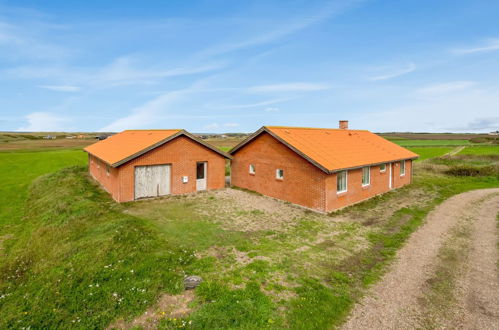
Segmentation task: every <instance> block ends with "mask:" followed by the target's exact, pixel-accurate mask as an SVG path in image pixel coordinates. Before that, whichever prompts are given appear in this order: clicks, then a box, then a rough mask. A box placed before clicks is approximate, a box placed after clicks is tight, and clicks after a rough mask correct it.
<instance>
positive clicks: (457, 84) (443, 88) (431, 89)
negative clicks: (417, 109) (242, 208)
mask: <svg viewBox="0 0 499 330" xmlns="http://www.w3.org/2000/svg"><path fill="white" fill-rule="evenodd" d="M475 85H476V83H475V82H474V81H452V82H447V83H441V84H433V85H430V86H426V87H423V88H420V89H418V90H417V92H418V93H420V94H446V93H452V92H456V91H462V90H463V89H468V88H470V87H473V86H475Z"/></svg>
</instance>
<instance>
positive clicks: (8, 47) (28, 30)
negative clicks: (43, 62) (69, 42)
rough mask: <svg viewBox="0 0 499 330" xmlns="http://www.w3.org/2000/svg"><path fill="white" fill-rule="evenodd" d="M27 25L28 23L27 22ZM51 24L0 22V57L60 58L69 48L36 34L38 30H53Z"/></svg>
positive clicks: (67, 52)
mask: <svg viewBox="0 0 499 330" xmlns="http://www.w3.org/2000/svg"><path fill="white" fill-rule="evenodd" d="M28 25H29V24H28ZM53 28H54V27H53V26H50V25H40V24H38V25H36V26H29V27H27V26H21V25H14V24H9V23H6V22H0V58H1V57H6V58H16V59H18V58H19V57H21V58H26V59H56V60H57V59H61V58H64V57H67V55H69V54H70V53H71V50H69V49H67V48H65V47H63V46H60V45H57V44H53V43H50V42H48V41H46V40H43V39H42V38H40V37H39V36H38V34H39V32H40V30H45V31H48V32H53V31H52V30H53Z"/></svg>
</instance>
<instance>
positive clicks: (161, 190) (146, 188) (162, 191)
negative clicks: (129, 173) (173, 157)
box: [135, 165, 171, 199]
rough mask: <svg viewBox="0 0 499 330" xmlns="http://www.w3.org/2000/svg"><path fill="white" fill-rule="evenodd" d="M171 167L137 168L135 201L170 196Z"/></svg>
mask: <svg viewBox="0 0 499 330" xmlns="http://www.w3.org/2000/svg"><path fill="white" fill-rule="evenodd" d="M170 190H171V165H148V166H136V167H135V199H139V198H146V197H159V196H165V195H169V194H170Z"/></svg>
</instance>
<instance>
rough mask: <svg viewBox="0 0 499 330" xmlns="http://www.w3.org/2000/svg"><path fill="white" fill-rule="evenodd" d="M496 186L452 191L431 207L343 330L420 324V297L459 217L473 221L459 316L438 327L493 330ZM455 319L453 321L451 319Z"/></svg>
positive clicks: (497, 307)
mask: <svg viewBox="0 0 499 330" xmlns="http://www.w3.org/2000/svg"><path fill="white" fill-rule="evenodd" d="M498 213H499V189H482V190H474V191H470V192H466V193H463V194H460V195H456V196H454V197H452V198H450V199H448V200H447V201H445V202H443V203H442V204H441V205H439V206H438V207H436V208H435V209H434V210H433V211H432V212H431V213H430V214H429V215H428V217H427V218H426V222H425V224H424V225H423V226H422V227H421V228H420V229H419V230H418V231H417V232H415V233H414V234H413V235H412V236H411V237H410V238H409V240H408V241H407V243H406V244H405V246H404V247H403V248H402V249H400V251H399V252H398V254H397V259H396V260H395V261H394V263H393V264H392V266H391V268H390V269H389V271H388V272H387V273H386V274H385V276H384V277H383V278H382V279H381V280H380V281H379V282H378V283H377V284H376V285H375V286H373V287H372V288H371V290H370V291H369V293H368V294H367V295H366V297H364V299H363V300H362V301H361V302H360V303H358V304H357V305H356V306H355V308H354V310H353V311H352V313H351V315H350V318H349V319H348V320H347V322H346V323H345V324H344V326H343V328H344V329H414V328H420V327H421V326H420V324H419V323H418V317H419V316H420V315H421V313H423V311H421V310H418V309H421V305H420V301H421V298H422V295H423V291H424V287H425V283H426V282H427V280H428V279H429V278H430V277H431V276H432V273H433V270H434V268H435V265H436V263H437V261H438V258H437V255H438V252H439V249H440V247H441V246H442V243H444V242H445V240H446V239H447V238H448V237H449V231H450V230H451V229H452V228H453V227H454V226H455V225H456V224H457V223H458V221H459V220H460V219H464V218H467V219H470V220H471V221H472V224H473V225H472V233H471V240H472V242H471V252H470V256H469V260H468V262H467V263H466V266H465V267H463V269H459V270H456V272H459V273H461V272H462V273H463V275H462V276H461V275H460V279H459V283H458V288H457V289H456V291H457V293H458V295H459V297H458V305H459V306H458V307H457V308H458V309H459V311H460V314H459V315H460V317H459V320H451V322H450V324H452V325H450V324H449V326H447V325H446V324H445V323H444V324H441V325H440V326H439V328H451V327H453V328H455V327H457V328H462V329H498V328H499V281H498V278H499V277H498V269H497V265H496V263H497V261H498V250H497V246H496V244H497V237H498V236H497V227H496V215H497V214H498ZM456 321H457V322H456Z"/></svg>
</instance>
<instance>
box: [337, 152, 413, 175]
mask: <svg viewBox="0 0 499 330" xmlns="http://www.w3.org/2000/svg"><path fill="white" fill-rule="evenodd" d="M418 158H419V156H415V157H404V158H398V159H391V160H385V161H384V162H377V163H370V164H363V165H358V166H353V167H344V168H336V169H333V170H329V171H328V173H329V174H333V173H338V172H341V171H349V170H356V169H359V168H363V167H366V166H376V165H381V164H388V163H395V162H400V161H403V160H414V159H418Z"/></svg>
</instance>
